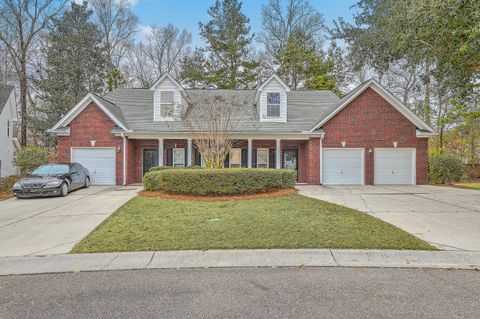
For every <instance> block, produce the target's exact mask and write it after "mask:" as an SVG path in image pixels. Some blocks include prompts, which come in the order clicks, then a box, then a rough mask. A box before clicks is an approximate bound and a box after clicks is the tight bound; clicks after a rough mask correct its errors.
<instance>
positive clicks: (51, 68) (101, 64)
mask: <svg viewBox="0 0 480 319" xmlns="http://www.w3.org/2000/svg"><path fill="white" fill-rule="evenodd" d="M92 14H93V12H92V11H91V10H89V9H88V7H87V3H86V2H84V3H83V5H78V4H75V3H74V2H72V4H71V8H70V10H68V11H65V12H64V13H63V15H62V16H61V17H60V18H58V19H54V24H53V27H52V29H51V30H50V32H49V33H48V35H47V37H46V40H47V48H46V52H45V53H46V66H45V70H44V73H45V77H44V78H42V79H41V80H40V81H39V82H38V87H39V88H40V90H41V92H42V93H43V96H42V103H41V105H40V106H39V109H38V111H39V112H40V114H39V116H38V117H37V126H36V127H37V131H38V132H39V133H42V132H44V131H45V129H47V128H50V127H52V126H53V125H54V124H55V123H56V122H57V121H58V120H59V119H60V118H61V117H62V116H64V115H65V114H66V113H67V112H68V110H69V109H70V108H71V107H72V106H73V105H75V104H76V103H78V102H79V101H80V100H81V99H82V98H83V97H84V96H85V95H86V94H87V93H88V92H102V91H105V79H106V77H107V73H108V55H107V51H106V50H105V47H104V45H103V44H102V41H101V32H100V30H99V28H98V26H97V25H96V24H95V23H94V22H93V21H92ZM43 141H44V144H46V145H47V146H51V144H52V141H51V140H49V139H48V137H47V136H43Z"/></svg>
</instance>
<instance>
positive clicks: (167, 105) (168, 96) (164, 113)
mask: <svg viewBox="0 0 480 319" xmlns="http://www.w3.org/2000/svg"><path fill="white" fill-rule="evenodd" d="M174 107H175V92H174V91H160V117H161V118H170V117H173V112H174Z"/></svg>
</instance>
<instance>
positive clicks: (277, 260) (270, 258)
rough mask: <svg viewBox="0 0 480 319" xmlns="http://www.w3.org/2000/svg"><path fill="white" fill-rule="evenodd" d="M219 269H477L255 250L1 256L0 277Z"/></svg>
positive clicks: (449, 257)
mask: <svg viewBox="0 0 480 319" xmlns="http://www.w3.org/2000/svg"><path fill="white" fill-rule="evenodd" d="M221 267H386V268H452V269H480V251H476V252H466V251H412V250H410V251H408V250H342V249H297V250H288V249H258V250H208V251H196V250H193V251H156V252H125V253H104V254H70V255H50V256H44V257H40V256H26V257H1V258H0V275H20V274H38V273H60V272H78V271H100V270H123V269H160V268H221Z"/></svg>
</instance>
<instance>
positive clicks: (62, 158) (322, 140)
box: [50, 74, 435, 185]
mask: <svg viewBox="0 0 480 319" xmlns="http://www.w3.org/2000/svg"><path fill="white" fill-rule="evenodd" d="M218 95H220V96H223V97H225V98H226V99H236V100H238V99H241V100H243V101H246V102H247V103H246V104H245V107H246V108H248V109H247V111H248V112H247V113H248V114H249V115H248V116H249V121H248V124H247V125H244V126H242V128H241V129H239V130H238V131H236V132H234V138H235V141H236V145H235V147H234V148H233V149H232V150H231V152H230V155H229V156H228V157H227V159H226V160H225V167H268V168H291V169H296V170H297V171H298V182H299V183H307V184H325V185H333V184H367V185H372V184H426V183H427V182H428V180H427V173H428V172H427V171H428V154H427V148H428V137H429V136H431V135H434V134H435V132H434V130H433V129H432V128H430V127H429V126H428V125H427V124H426V123H425V122H423V121H422V120H421V119H420V118H419V117H418V116H416V115H415V114H414V113H413V112H412V111H410V110H409V109H408V108H407V107H406V106H405V105H403V104H402V103H401V102H400V101H399V100H398V99H397V98H396V97H395V96H393V95H392V94H391V93H390V92H389V91H388V90H386V89H385V88H384V87H383V86H381V85H380V84H379V83H378V82H377V81H375V80H369V81H366V82H364V83H363V84H361V85H360V86H358V87H357V88H356V89H354V90H353V91H351V92H350V93H349V94H347V95H346V96H344V97H343V98H342V99H339V98H338V97H337V96H336V95H335V94H333V93H332V92H330V91H306V90H302V91H292V90H290V88H289V87H288V86H287V85H286V84H285V83H284V82H283V81H282V80H281V79H280V78H279V77H278V76H276V75H272V76H271V77H270V78H269V79H267V80H266V81H265V82H264V83H263V84H262V85H260V86H259V87H258V88H257V89H256V90H195V89H184V88H183V87H182V86H181V85H180V84H179V83H178V82H177V81H175V79H174V78H172V77H171V76H170V75H169V74H165V75H163V76H162V77H161V78H160V79H158V80H157V81H156V82H155V83H154V84H153V85H152V87H151V88H149V89H124V88H120V89H116V90H114V91H113V92H111V93H108V94H107V95H105V96H104V97H100V96H98V95H95V94H88V95H87V96H85V98H84V99H83V100H82V101H80V102H79V103H78V104H77V105H76V106H74V107H73V108H72V109H71V110H70V112H69V113H68V114H66V115H65V116H64V117H63V118H62V119H61V120H60V121H59V122H58V123H57V124H56V125H55V126H54V127H53V128H52V129H51V130H50V131H51V132H52V133H55V134H56V135H57V137H58V161H59V162H79V163H81V164H83V165H84V166H85V167H87V168H88V169H89V170H90V173H91V179H92V181H91V182H92V184H99V185H102V184H103V185H113V184H116V185H126V184H132V183H138V182H141V181H142V178H143V175H144V173H145V172H147V171H148V169H149V168H151V167H153V166H164V165H168V166H177V167H185V166H190V165H202V157H201V154H200V153H199V152H198V151H197V150H196V148H195V144H194V140H193V135H192V134H191V132H189V131H188V128H187V127H186V126H185V123H184V122H183V121H182V120H181V117H180V116H179V108H181V107H182V105H184V104H185V103H184V102H185V99H186V98H187V97H188V99H190V100H193V101H194V100H200V99H205V98H208V97H213V96H218Z"/></svg>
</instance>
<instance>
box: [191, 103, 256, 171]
mask: <svg viewBox="0 0 480 319" xmlns="http://www.w3.org/2000/svg"><path fill="white" fill-rule="evenodd" d="M247 109H248V106H247V103H246V101H245V102H238V99H236V98H235V97H230V98H228V99H225V98H224V97H221V96H215V97H213V98H205V99H200V100H195V101H191V100H189V101H188V102H187V107H186V108H185V110H184V112H183V113H182V119H183V120H184V121H185V124H186V125H187V127H188V128H189V130H190V131H191V132H193V136H194V137H193V143H194V144H195V146H196V147H197V149H198V150H199V152H200V153H201V154H202V157H203V160H204V162H205V165H206V166H207V167H208V168H222V167H223V163H224V161H225V158H226V157H227V156H228V154H229V152H230V150H231V149H232V147H233V146H234V145H235V140H234V136H233V134H234V133H235V131H238V130H239V129H240V128H241V127H242V126H244V125H245V124H246V123H247V118H248V116H247V114H248V112H247Z"/></svg>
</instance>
